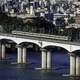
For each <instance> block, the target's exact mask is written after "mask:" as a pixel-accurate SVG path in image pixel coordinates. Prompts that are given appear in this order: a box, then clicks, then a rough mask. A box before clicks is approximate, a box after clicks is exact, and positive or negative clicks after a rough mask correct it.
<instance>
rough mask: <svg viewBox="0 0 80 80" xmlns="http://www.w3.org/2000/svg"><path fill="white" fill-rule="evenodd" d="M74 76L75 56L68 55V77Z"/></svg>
mask: <svg viewBox="0 0 80 80" xmlns="http://www.w3.org/2000/svg"><path fill="white" fill-rule="evenodd" d="M75 75H76V56H75V55H74V54H70V76H75Z"/></svg>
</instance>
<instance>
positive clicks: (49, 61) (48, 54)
mask: <svg viewBox="0 0 80 80" xmlns="http://www.w3.org/2000/svg"><path fill="white" fill-rule="evenodd" d="M47 69H51V52H50V51H47Z"/></svg>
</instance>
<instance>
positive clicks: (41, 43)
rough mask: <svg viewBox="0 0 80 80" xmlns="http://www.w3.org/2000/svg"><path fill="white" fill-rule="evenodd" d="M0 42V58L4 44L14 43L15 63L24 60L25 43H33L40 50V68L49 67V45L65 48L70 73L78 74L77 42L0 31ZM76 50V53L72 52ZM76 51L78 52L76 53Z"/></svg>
mask: <svg viewBox="0 0 80 80" xmlns="http://www.w3.org/2000/svg"><path fill="white" fill-rule="evenodd" d="M0 42H1V49H2V50H1V51H2V52H1V59H5V53H6V52H5V44H6V43H9V44H14V43H15V44H16V46H15V47H16V48H17V63H27V62H26V48H27V45H25V43H27V44H35V45H36V46H37V47H39V48H40V50H41V69H51V68H52V67H51V48H50V47H51V46H52V47H60V48H63V49H65V50H66V51H67V52H68V54H69V55H70V75H71V76H75V75H77V76H80V55H79V52H78V51H79V50H80V44H79V42H71V41H65V40H55V39H54V38H53V37H51V36H48V37H43V36H41V35H40V36H39V35H36V36H34V35H33V34H32V35H30V34H27V35H26V36H24V35H16V34H3V33H0ZM75 52H76V54H74V53H75ZM77 52H78V53H77Z"/></svg>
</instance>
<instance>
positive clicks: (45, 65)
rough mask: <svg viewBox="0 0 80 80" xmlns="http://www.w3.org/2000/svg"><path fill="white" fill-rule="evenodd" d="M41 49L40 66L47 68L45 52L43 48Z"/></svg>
mask: <svg viewBox="0 0 80 80" xmlns="http://www.w3.org/2000/svg"><path fill="white" fill-rule="evenodd" d="M41 51H42V57H41V58H42V63H41V68H42V69H47V54H46V50H45V49H41Z"/></svg>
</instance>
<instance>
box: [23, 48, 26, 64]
mask: <svg viewBox="0 0 80 80" xmlns="http://www.w3.org/2000/svg"><path fill="white" fill-rule="evenodd" d="M23 63H26V48H25V47H23Z"/></svg>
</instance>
